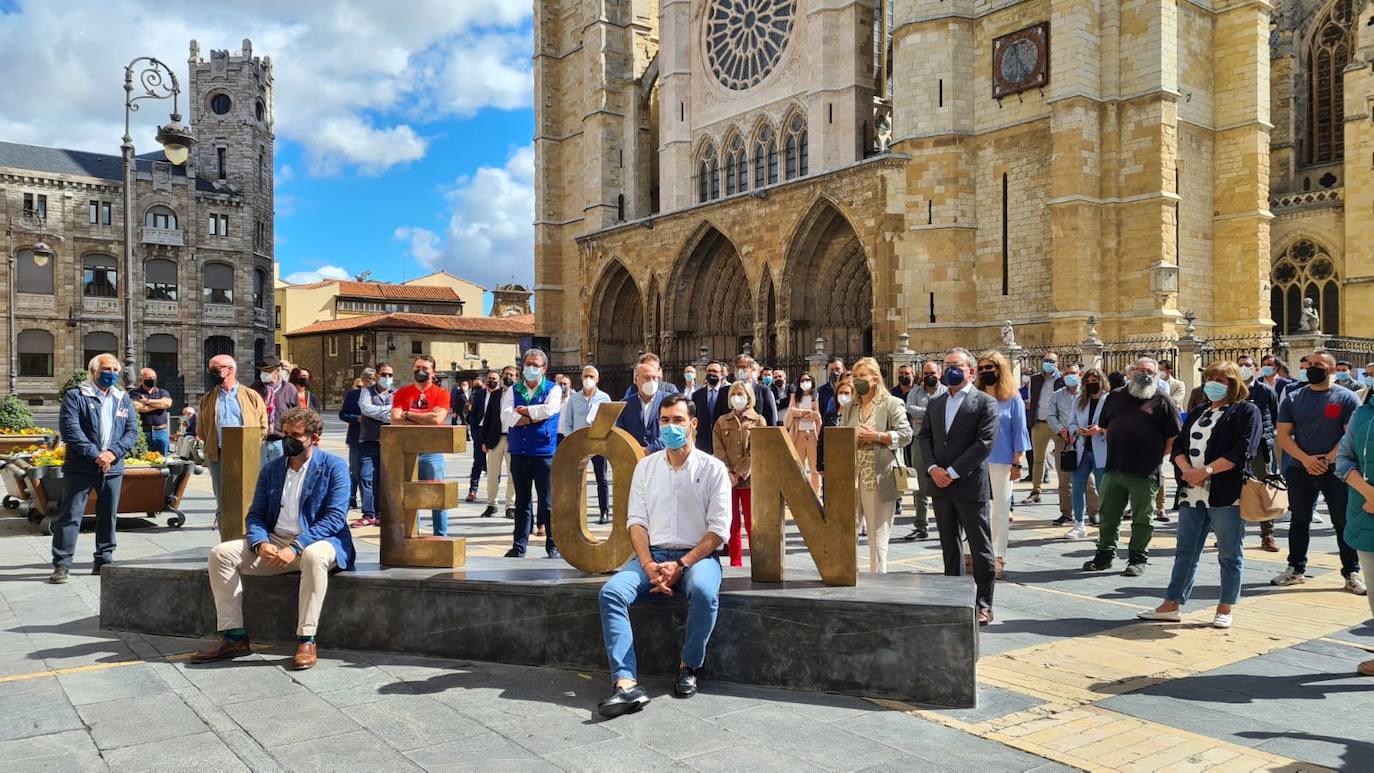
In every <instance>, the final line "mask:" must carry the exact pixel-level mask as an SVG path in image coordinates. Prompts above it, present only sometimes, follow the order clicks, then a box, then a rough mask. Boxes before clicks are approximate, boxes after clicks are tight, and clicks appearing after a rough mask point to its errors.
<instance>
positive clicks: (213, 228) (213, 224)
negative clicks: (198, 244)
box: [210, 215, 219, 236]
mask: <svg viewBox="0 0 1374 773" xmlns="http://www.w3.org/2000/svg"><path fill="white" fill-rule="evenodd" d="M210 235H211V236H219V215H211V216H210Z"/></svg>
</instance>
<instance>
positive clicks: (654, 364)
mask: <svg viewBox="0 0 1374 773" xmlns="http://www.w3.org/2000/svg"><path fill="white" fill-rule="evenodd" d="M646 356H647V355H646ZM663 386H664V384H663V369H662V368H661V367H659V364H658V358H654V359H653V360H648V359H644V358H641V359H640V360H639V364H638V365H636V366H635V391H634V396H633V397H628V396H627V397H626V398H625V410H623V411H621V412H620V416H619V417H617V418H616V420H615V425H616V426H617V427H619V428H621V429H623V430H625V431H626V432H628V433H630V434H631V435H634V438H635V440H638V441H639V445H640V446H641V447H642V448H644V450H646V451H648V452H649V453H651V454H652V453H653V452H655V451H662V450H663V441H661V440H659V437H658V406H659V405H660V404H661V403H662V402H663V399H664V398H665V397H667V396H668V395H669V394H672V393H670V392H667V391H665V390H664V389H663ZM676 391H677V390H673V393H676ZM627 395H628V393H627Z"/></svg>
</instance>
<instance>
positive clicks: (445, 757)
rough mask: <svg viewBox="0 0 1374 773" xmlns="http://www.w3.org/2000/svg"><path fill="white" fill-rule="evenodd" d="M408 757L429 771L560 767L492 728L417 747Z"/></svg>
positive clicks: (555, 768) (549, 768) (550, 768)
mask: <svg viewBox="0 0 1374 773" xmlns="http://www.w3.org/2000/svg"><path fill="white" fill-rule="evenodd" d="M406 757H408V758H410V760H411V761H413V762H414V763H415V764H417V765H419V766H420V767H422V768H424V769H425V770H433V771H490V770H557V769H558V768H557V766H554V765H552V763H550V762H548V761H547V760H545V759H543V758H541V757H540V756H539V755H537V754H535V753H534V752H532V751H530V750H529V749H526V748H525V747H523V746H521V745H520V744H517V743H514V742H512V741H510V740H508V739H506V738H505V737H504V736H502V735H501V734H500V733H495V732H492V731H490V730H488V731H486V732H483V733H480V734H478V735H474V736H469V737H467V738H463V739H462V740H456V741H445V742H444V743H441V744H438V745H436V746H427V747H425V748H423V749H415V750H414V751H410V752H406Z"/></svg>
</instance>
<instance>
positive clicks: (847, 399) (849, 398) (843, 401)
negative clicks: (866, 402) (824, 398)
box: [835, 394, 854, 408]
mask: <svg viewBox="0 0 1374 773" xmlns="http://www.w3.org/2000/svg"><path fill="white" fill-rule="evenodd" d="M835 400H836V401H837V402H839V404H840V407H841V408H843V407H844V406H846V405H849V404H850V403H851V402H853V401H854V396H853V395H850V394H843V395H840V396H839V397H836V398H835Z"/></svg>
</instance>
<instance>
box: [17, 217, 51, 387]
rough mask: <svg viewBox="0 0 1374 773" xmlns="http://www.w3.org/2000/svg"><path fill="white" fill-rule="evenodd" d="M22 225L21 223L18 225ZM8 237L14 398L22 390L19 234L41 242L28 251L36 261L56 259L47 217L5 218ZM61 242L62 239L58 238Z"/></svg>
mask: <svg viewBox="0 0 1374 773" xmlns="http://www.w3.org/2000/svg"><path fill="white" fill-rule="evenodd" d="M16 220H17V221H18V222H17V223H16V222H15V221H16ZM5 222H6V224H7V225H6V228H5V235H6V236H8V237H9V248H10V249H9V279H10V297H9V307H10V308H9V325H8V327H7V328H6V332H8V334H9V353H10V356H9V374H10V377H9V382H10V390H9V393H10V394H16V393H17V392H18V387H19V331H18V330H16V327H17V326H18V323H16V322H15V319H14V307H15V305H16V303H17V301H18V300H19V294H18V293H19V290H18V288H19V277H18V267H19V255H18V249H17V247H16V244H15V239H16V237H17V236H18V234H21V233H32V234H37V235H38V241H36V242H34V243H33V245H32V246H30V247H29V248H28V249H29V251H30V252H32V253H33V254H34V257H35V258H37V257H38V256H40V255H41V256H44V257H45V258H46V259H47V260H52V259H53V251H52V248H51V247H49V246H48V244H47V241H46V240H47V238H48V232H47V224H46V223H44V222H43V216H42V215H40V214H38V212H36V211H33V210H27V209H26V210H24V211H23V212H22V213H20V215H19V217H18V218H15V217H13V216H10V217H7V218H5ZM56 238H57V239H58V240H61V238H62V237H60V236H59V237H56Z"/></svg>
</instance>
